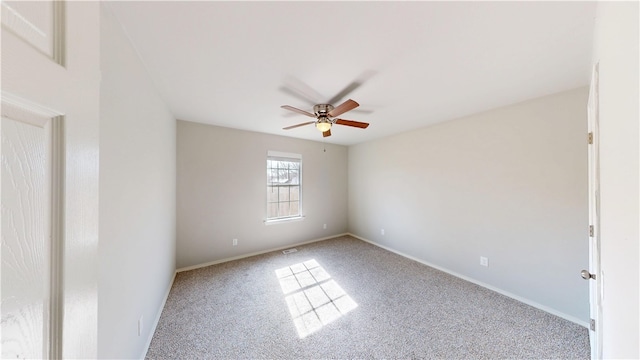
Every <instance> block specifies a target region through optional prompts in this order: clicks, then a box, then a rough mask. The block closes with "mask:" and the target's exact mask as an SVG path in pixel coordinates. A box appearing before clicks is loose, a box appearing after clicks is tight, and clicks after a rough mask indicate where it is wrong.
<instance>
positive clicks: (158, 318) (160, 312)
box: [140, 272, 177, 359]
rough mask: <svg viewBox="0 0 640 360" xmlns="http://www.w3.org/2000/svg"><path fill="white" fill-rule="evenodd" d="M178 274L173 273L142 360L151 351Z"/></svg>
mask: <svg viewBox="0 0 640 360" xmlns="http://www.w3.org/2000/svg"><path fill="white" fill-rule="evenodd" d="M176 274H177V272H174V273H173V277H172V278H171V282H170V283H169V286H168V287H167V291H166V292H165V294H164V300H162V305H160V309H158V313H157V314H156V318H155V319H154V320H153V326H152V328H151V331H150V332H149V337H148V338H147V343H146V344H145V346H144V350H143V351H142V356H141V357H140V359H144V358H146V357H147V351H149V346H151V340H153V335H154V334H155V333H156V328H157V327H158V323H159V322H160V316H162V310H164V306H165V305H166V304H167V299H168V298H169V293H170V292H171V288H172V287H173V282H174V281H175V280H176Z"/></svg>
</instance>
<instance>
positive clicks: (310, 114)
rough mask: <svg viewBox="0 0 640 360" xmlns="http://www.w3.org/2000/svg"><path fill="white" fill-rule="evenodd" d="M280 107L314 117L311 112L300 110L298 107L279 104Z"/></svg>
mask: <svg viewBox="0 0 640 360" xmlns="http://www.w3.org/2000/svg"><path fill="white" fill-rule="evenodd" d="M280 107H281V108H283V109H287V110H291V111H295V112H297V113H299V114H302V115H307V116H309V117H312V118H314V117H316V116H315V115H314V114H312V113H310V112H307V111H304V110H300V109H298V108H294V107H293V106H289V105H282V106H280Z"/></svg>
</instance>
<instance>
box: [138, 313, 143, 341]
mask: <svg viewBox="0 0 640 360" xmlns="http://www.w3.org/2000/svg"><path fill="white" fill-rule="evenodd" d="M143 325H144V324H143V316H140V319H138V336H141V335H142V326H143Z"/></svg>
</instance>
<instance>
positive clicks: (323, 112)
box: [313, 104, 333, 117]
mask: <svg viewBox="0 0 640 360" xmlns="http://www.w3.org/2000/svg"><path fill="white" fill-rule="evenodd" d="M331 110H333V105H331V104H318V105H315V106H314V107H313V112H314V113H315V114H316V116H317V117H329V115H328V114H329V112H330V111H331Z"/></svg>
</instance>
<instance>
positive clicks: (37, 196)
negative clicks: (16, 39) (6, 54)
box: [0, 114, 52, 359]
mask: <svg viewBox="0 0 640 360" xmlns="http://www.w3.org/2000/svg"><path fill="white" fill-rule="evenodd" d="M1 126H2V127H1V131H2V134H1V135H0V137H1V138H2V169H1V170H0V171H1V173H0V174H1V175H0V176H1V177H2V180H1V182H2V269H1V271H2V272H1V274H2V285H1V286H2V307H1V313H2V323H1V324H2V327H1V329H2V358H4V359H24V358H33V359H43V358H47V357H49V345H50V340H49V333H50V328H51V326H50V322H51V318H50V307H51V273H52V272H51V261H50V259H51V242H50V239H51V224H50V221H51V181H50V179H51V172H50V158H51V151H50V144H49V142H50V141H49V139H50V138H51V134H50V131H49V130H50V126H48V124H45V126H44V127H40V126H37V125H32V124H28V123H25V122H22V121H20V120H13V119H10V118H8V117H5V116H4V114H3V117H2V125H1Z"/></svg>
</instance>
